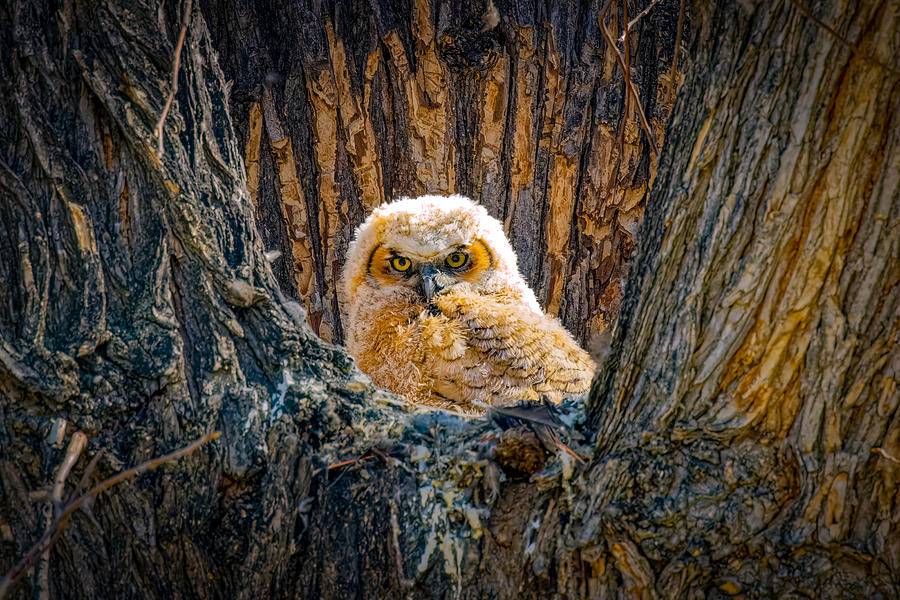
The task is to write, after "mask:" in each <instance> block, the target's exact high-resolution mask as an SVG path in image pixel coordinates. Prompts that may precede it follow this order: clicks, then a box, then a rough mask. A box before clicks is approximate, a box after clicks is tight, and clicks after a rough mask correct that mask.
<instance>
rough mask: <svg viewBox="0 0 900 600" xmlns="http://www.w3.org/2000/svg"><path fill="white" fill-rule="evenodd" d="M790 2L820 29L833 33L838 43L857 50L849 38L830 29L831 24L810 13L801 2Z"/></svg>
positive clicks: (854, 50)
mask: <svg viewBox="0 0 900 600" xmlns="http://www.w3.org/2000/svg"><path fill="white" fill-rule="evenodd" d="M790 3H791V4H793V5H794V6H796V7H797V10H799V11H800V12H802V13H803V14H804V15H806V18H807V19H809V20H810V21H812V22H813V23H815V24H816V25H818V26H819V27H821V28H822V29H824V30H825V31H827V32H828V33H830V34H831V35H833V36H834V37H835V38H837V40H838V41H839V42H840V43H842V44H843V45H845V46H847V47H848V48H850V50H851V51H853V52H854V53H855V52H856V50H857V48H856V44H854V43H852V42H850V40H848V39H847V38H845V37H844V36H842V35H841V34H839V33H838V32H837V31H835V30H834V29H832V28H831V26H830V25H828V24H827V23H826V22H825V21H822V20H821V19H819V18H818V17H817V16H816V15H814V14H812V12H810V10H809V9H808V8H806V7H805V6H803V5H802V4H800V3H799V2H797V0H790Z"/></svg>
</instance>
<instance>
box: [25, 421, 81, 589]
mask: <svg viewBox="0 0 900 600" xmlns="http://www.w3.org/2000/svg"><path fill="white" fill-rule="evenodd" d="M85 447H87V436H86V435H84V432H81V431H76V432H75V433H74V434H72V439H71V440H70V441H69V445H68V447H67V448H66V455H65V457H64V458H63V461H62V463H61V464H60V465H59V469H57V471H56V477H55V478H54V480H53V490H52V492H51V493H50V503H49V504H48V505H47V508H46V510H45V511H44V518H45V519H46V520H47V522H46V524H45V526H44V535H47V534H48V533H51V532H52V531H53V524H54V522H55V521H56V514H55V513H56V511H57V510H58V509H59V507H60V506H62V502H63V492H65V489H66V479H68V477H69V472H70V471H71V470H72V467H74V466H75V463H76V462H78V458H79V457H80V456H81V453H82V452H84V449H85ZM34 587H35V597H36V598H38V599H39V600H49V598H50V548H49V547H47V548H46V549H45V550H44V551H43V552H42V553H41V557H40V559H39V562H38V568H37V569H35V573H34Z"/></svg>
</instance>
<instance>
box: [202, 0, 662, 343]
mask: <svg viewBox="0 0 900 600" xmlns="http://www.w3.org/2000/svg"><path fill="white" fill-rule="evenodd" d="M600 4H601V3H599V2H592V3H590V4H588V5H584V6H581V5H577V6H576V5H552V4H551V5H546V6H545V5H543V4H540V3H538V4H537V5H535V6H529V7H526V6H519V5H515V6H509V5H507V4H506V3H504V2H499V3H497V4H496V8H497V10H498V15H499V17H500V18H499V22H498V23H496V24H495V23H493V22H491V23H490V26H489V25H487V24H486V21H485V20H484V14H485V12H486V10H487V8H488V4H487V3H475V4H465V3H464V4H459V5H440V6H438V5H436V4H434V3H432V2H429V1H428V0H414V1H411V2H409V3H408V4H400V5H390V6H388V5H385V4H383V3H381V2H371V3H356V4H354V6H353V10H348V9H345V8H343V7H342V6H339V5H338V4H335V5H334V6H331V5H330V4H327V3H326V6H324V7H323V9H322V11H321V12H319V11H316V10H313V8H312V7H304V5H303V3H301V4H299V5H286V6H282V7H278V8H277V9H276V10H277V11H279V14H280V15H281V17H282V18H283V20H285V22H302V23H303V24H302V26H301V27H299V28H298V30H297V32H296V33H288V34H287V35H285V34H284V33H283V32H282V33H277V34H276V33H275V32H272V35H270V36H265V37H266V39H265V42H261V41H260V40H261V39H262V38H259V37H258V36H257V37H254V38H253V39H252V45H253V51H252V55H255V56H263V57H266V56H275V55H277V56H279V57H280V60H279V66H278V71H279V73H275V77H274V79H275V80H276V81H277V82H279V83H276V84H275V85H274V86H273V87H274V88H275V89H274V90H273V99H274V102H275V104H276V106H275V111H274V112H275V113H276V114H279V115H281V114H284V115H285V118H286V122H285V123H284V127H285V128H286V129H287V130H291V131H307V132H308V134H302V135H299V136H298V135H296V134H295V135H294V139H293V151H294V152H298V151H302V153H303V154H305V155H306V156H308V160H304V161H300V162H299V163H298V164H297V173H298V178H299V179H301V180H303V181H306V182H308V183H307V184H305V185H304V186H302V187H303V188H304V190H306V191H307V197H308V200H307V201H308V202H311V203H312V204H313V205H314V207H315V211H310V212H309V213H308V214H307V216H306V219H307V221H308V223H307V227H309V228H312V229H315V230H316V234H315V236H314V237H315V238H316V239H315V240H311V241H312V242H313V244H314V245H315V246H316V248H313V249H312V251H310V252H307V251H306V249H305V248H303V246H304V245H305V240H300V241H297V238H296V236H294V235H293V234H291V232H292V231H293V230H295V229H302V228H299V222H300V220H301V219H300V217H299V213H295V214H294V216H292V217H288V216H287V215H288V212H289V211H287V210H282V211H281V212H282V214H283V216H284V219H285V220H286V230H287V232H288V233H287V235H288V237H289V238H291V239H290V240H288V242H287V243H285V244H284V245H285V247H292V248H293V250H294V251H293V255H294V256H293V269H294V271H295V272H296V273H295V275H294V277H292V278H290V280H285V279H284V278H282V279H281V282H282V287H283V290H284V291H285V292H287V293H289V294H290V295H292V296H294V297H296V298H298V299H299V300H302V301H303V303H304V304H305V305H307V306H308V307H309V319H310V323H311V324H312V326H313V329H314V330H315V331H316V332H317V333H318V334H319V335H321V336H322V337H323V338H324V339H326V340H330V341H335V342H340V341H342V340H341V336H340V335H337V334H336V328H339V326H340V320H341V311H340V307H341V306H343V303H344V300H343V298H341V297H340V294H341V291H340V290H339V289H337V286H335V281H334V280H335V279H336V277H337V276H338V274H339V272H340V268H341V266H342V256H343V252H344V250H345V248H346V245H347V244H348V243H349V240H350V237H351V236H352V232H353V230H354V228H355V227H356V225H357V224H358V223H359V222H360V221H361V220H362V219H363V218H364V217H365V215H366V214H367V212H368V211H370V210H371V209H372V208H373V207H374V206H376V205H377V204H379V203H381V202H383V201H385V200H390V199H393V198H396V197H399V196H404V195H408V196H415V195H419V194H424V193H435V194H450V193H460V192H461V193H466V194H468V195H471V196H472V197H474V198H475V199H476V200H477V201H479V202H481V203H483V204H484V205H485V206H486V207H487V208H488V210H489V212H491V214H493V215H494V216H497V217H498V218H501V219H502V220H503V221H504V223H505V226H506V228H507V231H508V233H509V235H510V238H511V239H512V241H513V245H514V247H515V249H516V250H517V253H518V254H519V257H520V261H521V265H520V266H521V269H522V271H523V273H524V274H525V276H526V278H527V279H528V280H529V282H530V283H531V285H532V287H534V289H535V291H536V293H537V295H538V297H539V298H540V299H541V300H542V302H543V304H544V306H545V308H546V310H548V311H549V312H550V313H552V314H557V315H559V317H560V318H561V319H562V321H563V323H564V324H565V325H566V326H567V327H568V328H569V329H570V330H572V331H573V332H574V333H575V334H576V336H577V337H579V338H580V339H581V340H582V341H587V340H589V339H590V338H591V337H592V336H594V335H595V334H597V333H599V332H600V331H602V330H603V328H604V327H605V326H606V325H607V324H608V323H609V322H611V320H612V318H613V317H614V315H615V314H616V312H617V310H618V305H619V302H620V300H621V287H622V286H621V278H622V277H623V275H624V273H625V271H626V268H627V264H628V257H629V255H630V252H631V249H632V247H633V241H632V240H633V235H634V232H635V229H636V226H637V223H639V221H640V219H641V216H642V214H643V195H644V193H645V192H646V190H647V189H648V188H649V185H650V182H651V181H652V174H653V173H655V169H656V166H655V165H656V161H655V159H653V158H651V156H650V152H649V148H648V144H647V143H646V140H643V139H642V138H641V135H642V134H641V131H640V125H639V121H638V118H637V113H636V112H635V111H634V110H633V107H632V110H631V111H630V114H628V115H623V114H622V111H623V109H624V103H623V98H624V96H623V90H624V87H623V77H622V73H621V72H620V71H619V70H618V67H616V65H615V60H614V59H611V53H609V52H608V51H607V49H606V48H605V42H604V41H603V40H602V36H601V35H600V32H599V29H598V27H597V12H598V11H599V8H600ZM640 8H643V7H642V6H641V7H640ZM638 9H639V7H637V5H635V6H634V7H632V10H631V11H630V13H636V12H637V10H638ZM265 10H266V9H265V7H264V6H262V5H259V6H257V5H249V6H248V7H246V8H244V9H240V10H236V9H234V8H232V7H225V6H221V7H219V6H217V5H216V4H215V3H212V2H208V3H206V5H205V8H204V11H205V12H208V13H211V14H214V15H215V16H213V17H212V18H211V22H212V23H213V25H212V28H213V31H214V35H215V36H219V35H227V33H226V32H227V30H228V28H229V27H230V28H232V29H235V28H237V29H240V28H239V27H234V26H233V25H230V23H232V22H233V21H238V22H240V23H243V24H244V25H243V27H244V29H246V30H253V28H258V29H259V30H260V31H267V30H268V28H269V27H270V26H269V25H264V24H261V23H259V22H258V21H259V20H260V19H261V18H262V17H261V15H262V14H264V13H265ZM654 10H655V11H658V12H659V15H658V16H655V17H654V16H653V15H652V13H651V15H649V16H648V17H646V18H645V20H643V21H641V22H640V24H639V25H638V26H637V27H636V28H635V31H633V32H632V36H631V40H630V41H631V43H632V44H634V45H635V47H641V48H645V49H649V50H645V51H644V52H643V53H641V54H640V55H635V56H634V58H633V60H632V69H633V73H632V75H631V77H632V80H633V81H635V82H636V83H637V84H638V86H639V89H640V90H641V94H642V98H644V99H645V101H646V100H647V99H648V98H653V102H650V103H649V104H648V107H646V108H647V109H648V110H649V111H650V112H649V113H648V117H649V118H650V121H651V123H652V125H653V127H654V130H655V131H654V133H655V135H656V136H657V139H656V141H657V144H659V143H661V141H662V133H663V126H664V124H665V121H666V119H667V118H668V113H669V110H670V108H671V101H670V100H669V93H668V91H669V85H668V84H667V83H666V77H671V74H669V73H668V70H667V66H668V65H669V64H670V63H671V56H672V53H673V49H672V47H671V45H672V40H673V39H674V26H675V20H676V19H677V2H674V1H669V0H666V1H665V2H661V3H660V4H659V6H658V7H655V8H654ZM237 13H240V14H239V15H238V14H237ZM222 15H226V16H225V17H223V16H222ZM320 15H322V16H321V18H320ZM612 25H613V27H614V29H616V30H617V31H618V30H620V27H621V26H620V25H618V24H617V23H613V24H612ZM288 40H293V41H291V42H289V41H288ZM298 49H299V50H298ZM235 51H236V49H235V50H232V49H230V48H228V47H226V48H225V49H224V52H225V53H226V55H227V56H229V57H230V56H233V54H232V52H235ZM646 61H650V62H653V63H654V65H653V66H652V67H651V66H648V65H645V64H644V63H645V62H646ZM224 64H225V68H226V70H227V69H229V65H235V66H236V67H237V68H239V69H240V70H241V72H234V73H229V75H228V76H229V77H230V78H232V79H233V80H234V81H235V82H236V85H237V86H240V87H241V89H240V90H238V93H237V94H234V95H233V98H232V103H231V107H232V110H233V113H234V114H235V115H236V120H237V128H238V131H239V135H240V136H245V135H246V134H245V133H244V132H245V131H250V130H253V128H252V120H253V114H255V113H253V110H254V109H253V103H254V102H255V101H259V100H258V97H259V96H260V93H261V89H262V85H261V82H262V81H263V80H264V79H265V77H267V76H269V77H272V73H270V72H269V71H270V70H271V69H272V68H273V67H272V65H271V61H267V60H256V61H255V62H254V61H253V60H250V61H247V60H231V59H229V60H225V61H224ZM255 70H258V71H259V72H254V71H255ZM262 71H266V73H263V72H262ZM301 73H302V75H300V74H301ZM297 86H302V87H303V88H304V90H305V91H304V93H302V94H298V93H291V94H290V95H289V96H288V94H286V93H282V92H281V91H280V90H279V89H278V88H282V87H283V89H284V91H285V92H287V90H288V89H292V88H296V87H297ZM298 102H308V105H309V108H308V109H303V108H301V107H300V106H297V105H294V106H291V105H290V103H298ZM281 103H288V104H286V105H284V106H282V105H281ZM590 106H594V107H595V108H594V110H593V111H590V110H588V108H589V107H590ZM304 111H306V112H307V113H308V114H307V115H304ZM623 119H624V121H625V125H624V126H625V128H626V131H625V138H624V139H625V142H624V154H622V155H621V156H620V153H619V149H618V145H617V143H616V136H617V131H618V127H619V123H620V122H621V121H622V120H623ZM588 140H590V146H591V148H592V149H593V150H592V151H591V153H590V155H589V156H583V153H582V149H583V148H584V147H585V145H586V144H588ZM338 144H340V145H341V146H342V148H340V149H339V148H338V147H337V146H338ZM301 149H302V150H301ZM268 151H269V152H273V151H274V150H268ZM254 152H255V151H254ZM339 155H342V156H344V158H341V156H339ZM247 162H248V164H250V165H254V166H253V169H257V167H256V166H255V165H259V164H261V163H260V161H259V160H257V159H256V155H255V154H253V153H251V154H250V155H248V157H247ZM276 164H277V161H276ZM648 165H649V168H648ZM256 177H261V178H262V179H263V180H265V179H266V178H272V177H274V174H271V173H265V172H260V174H259V175H258V176H256ZM576 195H578V197H576ZM280 202H281V203H282V204H284V203H292V201H291V200H290V198H289V197H286V196H284V195H283V194H282V199H281V200H280ZM261 213H262V211H259V214H260V218H261V220H263V221H265V220H266V219H269V220H271V218H272V217H271V216H266V215H263V214H261ZM315 215H318V216H317V217H316V216H315ZM573 221H574V222H575V228H574V232H573V230H572V227H571V224H572V223H573ZM272 245H274V246H280V245H281V244H276V243H275V242H274V240H273V242H272ZM298 245H299V246H301V248H299V249H298ZM310 261H312V262H313V263H315V264H314V265H313V266H312V268H310V266H309V264H308V263H309V262H310ZM310 271H316V272H320V273H321V276H320V277H319V278H316V279H315V280H312V279H311V278H310V276H309V275H308V273H310ZM301 273H302V275H301ZM335 302H336V304H337V307H338V309H337V310H335V309H333V308H331V307H332V306H333V303H335Z"/></svg>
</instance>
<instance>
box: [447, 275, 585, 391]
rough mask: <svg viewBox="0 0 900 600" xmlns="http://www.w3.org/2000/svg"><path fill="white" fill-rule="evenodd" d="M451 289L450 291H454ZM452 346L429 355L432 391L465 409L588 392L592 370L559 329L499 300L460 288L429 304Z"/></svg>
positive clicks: (516, 304) (499, 296)
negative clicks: (463, 403) (460, 401)
mask: <svg viewBox="0 0 900 600" xmlns="http://www.w3.org/2000/svg"><path fill="white" fill-rule="evenodd" d="M457 288H458V289H457ZM435 302H436V304H437V306H438V308H439V309H440V311H441V315H439V316H438V317H436V319H437V320H440V318H441V317H443V319H445V320H446V324H445V328H447V329H449V330H452V331H453V332H454V334H453V335H449V336H445V337H446V339H447V340H452V341H453V344H446V343H445V344H443V345H442V344H438V345H437V347H436V351H435V352H434V356H435V359H434V360H435V363H438V364H436V367H437V368H435V369H434V372H435V373H437V374H439V376H436V377H435V390H436V391H437V392H439V393H441V394H453V395H455V396H456V397H457V398H461V399H463V400H467V401H470V402H472V401H475V402H483V403H485V404H506V403H509V402H515V401H518V400H539V399H540V398H541V397H546V398H547V399H549V400H551V401H553V402H559V401H561V400H562V399H563V398H564V397H566V396H571V395H577V394H582V393H584V392H586V391H588V389H589V388H590V383H591V378H592V376H593V373H594V363H593V361H592V360H591V358H590V356H589V355H588V354H587V353H586V352H585V351H584V350H582V349H581V348H580V347H579V346H578V344H577V343H576V342H575V340H574V339H572V336H571V335H569V333H568V332H567V331H566V330H565V329H564V328H563V327H562V325H560V323H559V322H558V321H557V320H556V319H554V318H553V317H550V316H548V315H545V314H542V313H536V312H534V311H533V310H531V309H530V308H529V307H528V306H527V305H525V304H523V303H521V302H518V301H516V300H515V299H513V298H510V297H509V296H506V295H503V294H480V293H478V292H476V291H474V290H472V289H471V288H468V286H455V288H454V289H451V290H448V292H446V293H444V294H442V295H441V296H439V297H438V298H436V299H435Z"/></svg>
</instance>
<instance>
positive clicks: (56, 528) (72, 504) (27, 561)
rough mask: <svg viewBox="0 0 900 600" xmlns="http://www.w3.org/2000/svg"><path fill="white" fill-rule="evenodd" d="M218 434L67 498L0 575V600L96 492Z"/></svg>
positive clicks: (207, 440) (185, 451)
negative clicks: (21, 553)
mask: <svg viewBox="0 0 900 600" xmlns="http://www.w3.org/2000/svg"><path fill="white" fill-rule="evenodd" d="M220 435H222V432H220V431H215V432H213V433H210V434H207V435H205V436H203V437H202V438H200V439H199V440H196V441H194V442H192V443H191V444H188V445H187V446H185V447H184V448H180V449H178V450H175V451H174V452H170V453H169V454H166V455H164V456H159V457H157V458H151V459H150V460H148V461H146V462H142V463H141V464H139V465H138V466H136V467H132V468H130V469H127V470H125V471H122V472H121V473H118V474H116V475H113V476H112V477H110V478H109V479H104V480H103V481H101V482H100V483H98V484H97V485H95V486H94V487H92V488H91V489H90V490H88V491H87V492H85V493H84V494H82V495H80V496H78V497H76V498H73V499H71V500H69V502H68V503H66V504H65V505H64V506H62V508H61V509H60V511H59V514H57V515H56V516H55V517H54V519H53V522H52V523H51V527H49V528H48V529H47V530H46V531H45V533H44V535H43V537H41V539H39V540H38V541H37V542H36V543H35V544H34V545H33V546H32V547H31V549H29V550H28V552H26V553H25V555H24V556H23V557H22V558H21V560H19V562H18V563H16V565H15V566H14V567H13V568H12V569H10V570H9V571H8V572H7V573H6V574H5V575H4V576H3V579H0V600H2V598H5V597H6V596H7V594H8V593H9V592H11V591H12V586H13V585H15V583H16V582H17V581H19V579H21V578H22V576H23V575H24V574H25V573H26V572H27V571H28V569H30V568H31V567H32V566H34V564H35V562H36V561H37V560H38V557H40V556H41V555H42V554H43V553H44V552H46V551H48V550H49V549H50V548H51V547H52V546H53V544H54V543H55V542H56V540H58V539H59V537H60V536H61V535H62V534H63V532H64V531H65V529H66V525H67V524H68V521H69V517H71V516H72V513H74V512H75V511H76V510H78V509H83V508H85V507H86V506H87V505H88V504H89V503H90V502H91V501H92V500H93V499H94V498H96V497H97V495H98V494H100V492H104V491H106V490H108V489H109V488H111V487H112V486H114V485H116V484H118V483H121V482H123V481H125V480H126V479H129V478H131V477H135V476H136V475H140V474H141V473H144V472H145V471H149V470H151V469H155V468H156V467H159V466H161V465H164V464H166V463H170V462H174V461H176V460H178V459H180V458H183V457H184V456H187V455H188V454H191V453H192V452H194V451H195V450H197V448H199V447H200V446H202V445H204V444H207V443H209V442H211V441H213V440H215V439H216V438H218V437H219V436H220ZM70 448H71V444H70ZM67 458H68V455H67ZM91 462H92V463H93V461H91ZM89 468H90V465H89Z"/></svg>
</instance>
